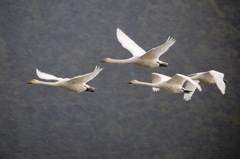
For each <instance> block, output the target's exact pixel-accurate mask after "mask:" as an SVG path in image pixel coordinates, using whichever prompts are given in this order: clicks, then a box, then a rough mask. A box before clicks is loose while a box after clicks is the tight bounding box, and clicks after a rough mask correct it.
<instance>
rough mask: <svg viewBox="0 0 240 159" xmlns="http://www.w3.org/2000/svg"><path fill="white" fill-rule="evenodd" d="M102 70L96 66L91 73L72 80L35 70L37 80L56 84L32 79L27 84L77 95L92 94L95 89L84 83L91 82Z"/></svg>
mask: <svg viewBox="0 0 240 159" xmlns="http://www.w3.org/2000/svg"><path fill="white" fill-rule="evenodd" d="M102 70H103V69H102V68H100V67H97V66H96V68H95V70H94V71H93V72H90V73H88V74H85V75H80V76H76V77H73V78H59V77H55V76H53V75H50V74H47V73H44V72H41V71H39V70H38V69H36V73H37V76H38V77H39V78H41V79H45V80H56V82H45V81H39V80H36V79H33V80H31V81H29V82H28V84H42V85H49V86H55V87H60V88H63V89H66V90H68V91H72V92H77V93H80V92H83V91H90V92H94V90H95V88H94V87H91V86H89V85H87V84H86V83H87V82H88V81H90V80H92V79H93V78H94V77H96V76H97V75H98V74H99V72H100V71H102Z"/></svg>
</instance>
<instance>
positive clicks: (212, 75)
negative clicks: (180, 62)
mask: <svg viewBox="0 0 240 159" xmlns="http://www.w3.org/2000/svg"><path fill="white" fill-rule="evenodd" d="M188 76H189V77H190V78H191V79H192V80H194V81H196V82H197V83H199V82H203V83H207V84H216V85H217V87H218V88H219V90H220V91H221V93H222V94H225V89H226V84H225V83H227V82H228V81H227V80H225V79H224V74H223V73H221V72H218V71H215V70H211V71H207V72H199V73H194V74H190V75H188ZM186 88H187V89H189V90H191V92H190V93H189V94H185V95H184V99H185V100H186V101H188V100H190V99H191V97H192V95H193V93H194V91H195V89H196V87H195V86H194V85H192V84H191V83H189V82H186Z"/></svg>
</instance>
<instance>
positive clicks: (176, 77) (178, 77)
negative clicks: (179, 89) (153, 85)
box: [168, 74, 202, 91]
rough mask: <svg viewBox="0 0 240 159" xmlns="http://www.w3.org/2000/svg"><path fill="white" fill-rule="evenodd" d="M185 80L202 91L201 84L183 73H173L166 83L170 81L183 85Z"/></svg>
mask: <svg viewBox="0 0 240 159" xmlns="http://www.w3.org/2000/svg"><path fill="white" fill-rule="evenodd" d="M185 81H188V82H190V83H191V84H192V85H194V86H195V87H197V88H198V90H199V91H202V88H201V86H200V85H199V84H198V83H196V82H195V81H194V80H192V79H191V78H190V77H187V76H185V75H182V74H176V75H174V76H173V77H172V78H171V79H170V80H169V81H168V83H172V84H178V85H181V86H182V85H183V84H184V82H185Z"/></svg>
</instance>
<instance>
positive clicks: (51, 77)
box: [36, 69, 63, 81]
mask: <svg viewBox="0 0 240 159" xmlns="http://www.w3.org/2000/svg"><path fill="white" fill-rule="evenodd" d="M36 73H37V76H38V77H39V78H41V79H45V80H57V81H59V80H62V79H63V78H59V77H56V76H54V75H50V74H47V73H44V72H41V71H39V70H38V69H36Z"/></svg>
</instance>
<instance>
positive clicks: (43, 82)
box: [33, 81, 57, 86]
mask: <svg viewBox="0 0 240 159" xmlns="http://www.w3.org/2000/svg"><path fill="white" fill-rule="evenodd" d="M33 84H42V85H48V86H57V85H56V82H46V81H35V82H34V83H33Z"/></svg>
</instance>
